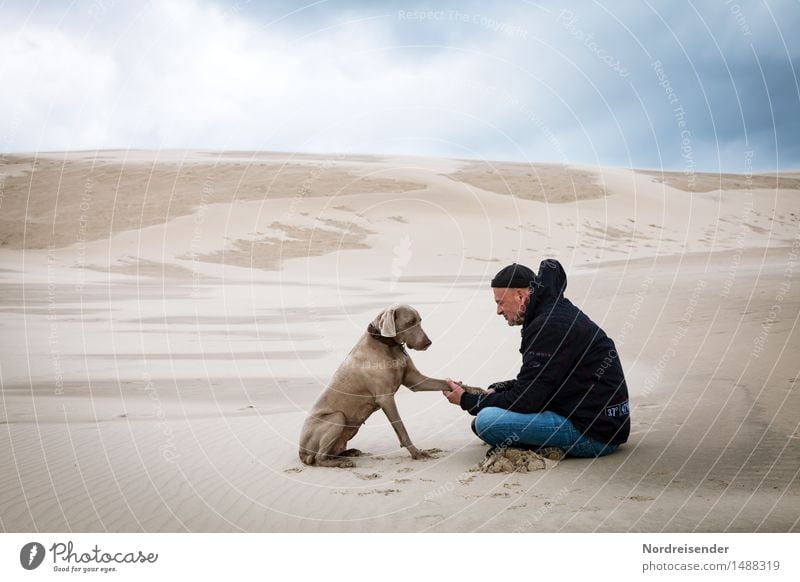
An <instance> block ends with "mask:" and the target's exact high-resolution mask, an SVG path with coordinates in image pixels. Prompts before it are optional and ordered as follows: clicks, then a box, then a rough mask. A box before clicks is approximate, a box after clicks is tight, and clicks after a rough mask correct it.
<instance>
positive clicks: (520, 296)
mask: <svg viewBox="0 0 800 582" xmlns="http://www.w3.org/2000/svg"><path fill="white" fill-rule="evenodd" d="M535 281H536V275H535V274H534V272H533V271H531V270H530V269H529V268H528V267H526V266H525V265H518V264H516V263H512V264H511V265H509V266H507V267H505V268H503V269H501V270H500V272H499V273H497V275H495V277H494V279H492V291H493V292H494V301H495V303H496V304H497V315H502V316H503V317H504V318H505V319H506V321H507V322H508V325H522V322H523V321H524V320H525V310H526V308H527V307H528V303H529V302H530V298H531V289H532V288H533V285H534V282H535Z"/></svg>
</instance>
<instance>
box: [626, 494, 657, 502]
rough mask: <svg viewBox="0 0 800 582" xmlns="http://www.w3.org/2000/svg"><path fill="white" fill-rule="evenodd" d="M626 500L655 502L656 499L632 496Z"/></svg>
mask: <svg viewBox="0 0 800 582" xmlns="http://www.w3.org/2000/svg"><path fill="white" fill-rule="evenodd" d="M626 499H630V500H632V501H655V500H656V498H655V497H650V496H649V495H631V496H630V497H626Z"/></svg>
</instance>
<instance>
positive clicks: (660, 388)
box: [0, 152, 800, 531]
mask: <svg viewBox="0 0 800 582" xmlns="http://www.w3.org/2000/svg"><path fill="white" fill-rule="evenodd" d="M685 179H686V176H683V175H682V174H680V173H676V174H664V175H662V173H658V175H654V174H652V173H646V172H643V171H633V170H627V169H613V168H588V167H559V166H552V165H542V166H538V165H535V166H530V165H520V164H509V163H478V162H471V161H466V160H435V159H423V158H407V157H405V158H373V157H369V156H359V157H352V156H351V157H330V158H326V157H324V156H295V155H288V154H275V153H253V152H99V153H91V152H72V153H69V154H48V155H46V156H36V157H35V159H34V157H33V156H15V157H13V158H6V160H5V161H4V162H3V163H2V164H0V184H1V185H2V189H0V192H2V198H1V199H0V200H1V201H2V204H1V205H0V223H2V228H3V230H2V235H0V323H2V329H3V333H2V336H0V337H1V338H2V339H0V341H2V345H0V353H1V354H2V356H0V381H1V382H2V383H1V384H0V399H1V401H2V407H0V465H2V466H3V467H5V468H6V470H5V471H3V472H2V474H0V529H2V530H3V531H33V530H39V531H97V530H100V531H798V529H799V528H800V521H799V519H798V514H797V511H796V507H797V506H798V501H800V500H798V496H799V495H800V487H798V485H799V484H798V467H800V445H798V443H800V440H798V439H800V425H798V421H797V418H798V417H800V398H799V397H798V391H797V389H796V382H797V378H798V371H799V370H798V365H797V362H796V354H797V353H798V350H799V349H800V333H798V331H797V320H798V314H800V295H799V294H798V293H797V292H796V287H797V285H798V270H799V267H800V265H799V264H798V258H800V230H799V228H798V227H800V221H799V220H798V213H800V192H798V189H799V188H800V186H798V184H797V180H796V176H793V175H787V176H783V177H774V176H773V177H759V176H753V177H747V176H730V175H726V176H701V175H697V176H695V180H694V182H693V185H692V186H691V187H690V186H689V185H688V183H687V182H685ZM714 184H718V185H719V187H712V186H714ZM82 203H83V204H84V205H83V207H82V206H81V205H82ZM546 256H554V257H556V258H558V259H559V260H560V261H561V262H562V263H563V264H564V266H565V268H566V269H567V272H568V275H569V278H570V280H569V287H568V290H567V295H568V296H569V297H570V298H571V299H572V300H573V301H574V302H575V303H577V304H578V305H580V306H581V307H582V308H583V309H584V310H585V311H586V312H587V313H589V315H590V316H592V318H593V319H595V320H596V321H598V323H600V324H601V325H602V326H603V327H604V328H605V329H606V330H607V331H608V333H609V334H610V335H611V336H612V337H614V338H615V339H616V341H617V345H618V348H619V351H620V354H621V357H622V361H623V365H624V367H625V369H626V373H627V374H628V377H629V384H630V389H631V401H632V410H633V412H632V415H633V416H632V419H633V427H632V435H631V439H630V441H629V443H628V444H627V445H625V446H624V447H622V448H621V449H620V450H619V451H618V452H617V453H615V454H614V455H611V456H609V457H605V458H602V459H598V460H580V459H567V460H565V461H562V462H560V463H558V464H556V466H553V467H550V468H548V469H547V470H543V471H534V472H531V473H528V474H501V475H493V474H483V473H477V474H476V473H469V472H468V469H469V468H470V467H471V466H473V465H474V464H475V463H476V462H478V461H479V460H480V459H481V457H482V456H483V454H484V452H485V450H486V449H485V447H484V446H483V445H481V444H480V443H479V442H478V441H477V440H476V439H475V438H474V436H473V435H472V433H471V432H470V431H469V428H468V417H467V416H466V415H465V414H464V413H462V412H461V411H459V410H458V409H456V408H455V407H453V406H451V405H449V404H448V403H447V402H446V401H445V400H444V398H442V397H441V396H440V395H438V394H435V393H433V394H431V393H417V394H413V393H410V392H408V391H405V390H404V389H402V390H401V392H400V394H399V396H398V406H399V408H400V411H401V414H402V416H403V419H404V421H405V423H406V426H407V427H408V429H409V432H410V434H411V437H412V439H413V440H414V442H415V444H416V445H417V446H418V447H421V448H438V449H441V452H440V453H437V455H436V458H433V459H430V460H426V461H412V460H411V459H410V457H409V456H408V454H407V453H406V452H405V451H404V450H402V449H400V448H399V445H398V443H397V439H396V437H395V436H394V433H393V431H392V430H391V428H390V426H389V425H388V422H387V421H386V419H385V418H383V417H382V416H381V415H380V414H376V415H374V416H373V417H371V418H370V419H369V421H368V422H367V424H366V425H365V427H364V429H363V430H362V431H361V432H360V433H359V435H358V437H357V438H356V440H355V441H354V442H353V445H354V446H357V447H358V448H360V449H363V450H366V451H368V452H370V453H372V456H370V457H365V458H360V459H358V460H357V467H356V468H354V469H342V470H325V469H319V468H308V467H305V466H303V465H301V464H300V463H299V460H298V459H297V454H296V446H297V439H298V435H299V431H300V426H301V424H302V421H303V418H304V416H305V413H306V411H307V410H308V408H309V407H310V405H311V403H312V402H313V400H314V399H315V398H316V396H317V394H318V393H319V391H320V390H321V389H322V387H323V386H324V384H325V382H326V381H327V379H328V378H329V377H330V375H331V374H332V373H333V371H334V370H335V369H336V366H337V365H338V363H339V362H340V361H341V360H342V358H343V357H345V356H346V354H347V353H348V351H349V350H350V348H351V347H352V345H353V343H354V342H355V341H356V339H357V338H358V336H359V335H360V334H361V333H362V332H363V330H364V328H365V327H366V325H367V323H368V322H369V321H370V320H371V318H372V317H373V316H374V315H375V313H377V312H378V311H379V310H380V309H381V308H382V307H383V306H385V305H386V304H388V303H392V302H395V301H403V302H408V303H411V304H413V305H415V306H416V307H417V308H418V309H419V310H420V311H421V312H422V314H423V317H424V318H425V326H426V329H427V331H428V332H429V334H430V336H431V337H432V339H433V340H434V345H433V346H432V348H431V349H430V350H429V351H427V352H424V353H418V354H414V359H415V361H416V363H417V365H418V366H419V367H420V369H422V370H423V371H425V372H427V373H429V374H430V375H434V376H438V377H444V376H454V377H458V378H463V379H464V380H465V381H468V382H469V383H471V384H475V385H487V384H488V383H490V382H492V381H495V380H498V379H502V378H508V377H511V376H513V375H514V374H515V372H516V369H517V367H518V363H519V362H518V358H519V354H518V352H517V347H518V345H517V342H518V333H517V331H516V330H511V329H509V328H508V327H507V326H505V323H504V322H502V321H501V320H500V319H499V318H497V317H496V316H495V315H494V311H493V305H492V302H491V296H490V294H489V291H488V288H487V285H488V280H489V279H490V278H491V276H492V275H493V274H494V273H495V272H496V271H497V270H498V269H499V268H500V267H501V266H503V265H504V264H507V263H509V262H511V261H518V262H523V263H527V264H529V265H531V266H535V265H536V264H537V263H538V261H539V260H540V259H541V258H544V257H546Z"/></svg>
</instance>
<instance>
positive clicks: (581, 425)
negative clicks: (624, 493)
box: [444, 259, 630, 457]
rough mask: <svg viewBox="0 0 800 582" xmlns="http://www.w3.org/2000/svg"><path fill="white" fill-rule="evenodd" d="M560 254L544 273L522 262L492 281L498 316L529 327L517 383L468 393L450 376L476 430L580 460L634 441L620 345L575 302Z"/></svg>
mask: <svg viewBox="0 0 800 582" xmlns="http://www.w3.org/2000/svg"><path fill="white" fill-rule="evenodd" d="M566 287H567V276H566V274H565V273H564V269H563V268H562V267H561V264H560V263H559V262H558V261H556V260H554V259H547V260H544V261H542V263H541V264H540V265H539V273H538V275H535V274H534V273H533V271H532V270H531V269H529V268H528V267H526V266H524V265H518V264H516V263H514V264H512V265H509V266H508V267H505V268H504V269H502V270H501V271H500V272H499V273H497V276H496V277H495V278H494V279H493V280H492V290H493V292H494V300H495V303H496V304H497V314H498V315H502V316H503V317H504V318H505V319H506V321H507V322H508V325H512V326H514V325H521V326H522V345H521V347H520V350H519V351H520V352H521V353H522V367H521V369H520V371H519V374H518V375H517V377H516V379H514V380H507V381H504V382H496V383H494V384H492V385H491V386H489V390H488V391H487V393H485V394H468V393H466V392H464V389H463V388H462V387H461V386H460V385H459V384H458V383H456V382H453V381H452V380H450V379H448V384H449V386H450V391H448V392H444V395H445V396H446V397H447V399H448V400H449V401H450V402H452V403H453V404H458V405H460V406H461V408H462V409H464V410H466V411H467V412H469V413H470V414H472V415H476V418H475V420H474V421H473V423H472V427H473V430H474V431H475V433H476V434H477V435H478V436H479V437H480V438H481V439H482V440H484V441H485V442H486V443H488V444H489V445H491V446H493V447H497V446H500V447H502V446H509V445H511V446H526V445H527V446H528V447H531V448H534V449H536V448H543V447H558V448H561V449H563V450H564V452H565V453H566V454H567V455H571V456H574V457H599V456H602V455H607V454H608V453H611V452H613V451H615V450H616V449H617V447H618V446H619V445H620V444H622V443H624V442H626V441H627V440H628V433H629V432H630V415H629V406H628V387H627V385H626V384H625V375H624V374H623V372H622V365H621V364H620V360H619V354H617V351H616V349H615V347H614V342H613V341H612V340H611V338H609V337H608V336H607V335H606V334H605V332H603V330H602V329H600V328H599V327H598V326H597V324H595V323H594V322H593V321H592V320H591V319H589V318H588V317H587V316H586V315H585V314H584V313H583V312H582V311H581V310H580V309H578V308H577V307H575V306H574V305H573V304H572V303H571V302H570V301H569V299H567V298H565V297H564V290H565V289H566Z"/></svg>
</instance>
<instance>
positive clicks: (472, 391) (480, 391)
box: [461, 384, 486, 394]
mask: <svg viewBox="0 0 800 582" xmlns="http://www.w3.org/2000/svg"><path fill="white" fill-rule="evenodd" d="M461 387H462V388H463V389H464V392H466V393H467V394H486V390H484V389H483V388H478V387H477V386H467V385H466V384H461Z"/></svg>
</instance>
